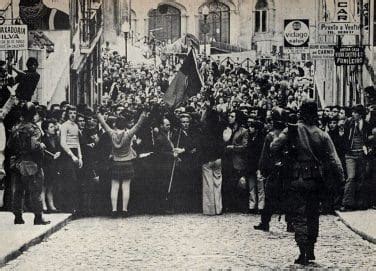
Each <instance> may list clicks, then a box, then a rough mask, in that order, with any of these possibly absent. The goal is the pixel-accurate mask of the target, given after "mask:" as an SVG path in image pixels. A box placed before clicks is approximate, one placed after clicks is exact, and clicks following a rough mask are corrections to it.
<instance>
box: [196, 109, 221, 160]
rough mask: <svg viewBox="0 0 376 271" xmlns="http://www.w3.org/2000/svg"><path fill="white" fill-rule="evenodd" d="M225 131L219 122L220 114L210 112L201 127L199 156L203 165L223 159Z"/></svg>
mask: <svg viewBox="0 0 376 271" xmlns="http://www.w3.org/2000/svg"><path fill="white" fill-rule="evenodd" d="M223 130H224V127H223V126H222V125H221V123H220V121H219V115H218V113H217V112H216V111H214V110H210V111H209V112H208V113H207V117H206V120H205V121H204V123H203V124H202V126H201V135H200V140H199V154H200V159H201V162H202V163H203V164H206V163H207V162H210V161H215V160H217V159H219V158H221V157H222V155H223V151H224V142H223Z"/></svg>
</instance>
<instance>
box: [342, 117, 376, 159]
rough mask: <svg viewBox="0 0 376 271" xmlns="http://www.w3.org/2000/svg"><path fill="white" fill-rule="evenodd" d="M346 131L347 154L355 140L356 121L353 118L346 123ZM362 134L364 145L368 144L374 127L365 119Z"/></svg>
mask: <svg viewBox="0 0 376 271" xmlns="http://www.w3.org/2000/svg"><path fill="white" fill-rule="evenodd" d="M344 129H345V133H344V137H345V140H346V141H345V143H346V145H345V152H346V153H348V152H349V151H350V150H351V146H352V143H353V138H354V131H355V121H354V119H353V118H350V119H348V120H347V121H346V122H345V126H344ZM360 132H361V134H362V138H363V141H364V144H366V143H367V141H368V137H369V136H370V135H371V132H372V127H371V125H370V124H369V123H368V122H367V121H366V120H364V119H363V127H362V129H361V131H360Z"/></svg>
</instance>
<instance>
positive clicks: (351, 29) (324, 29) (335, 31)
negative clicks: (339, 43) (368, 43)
mask: <svg viewBox="0 0 376 271" xmlns="http://www.w3.org/2000/svg"><path fill="white" fill-rule="evenodd" d="M319 35H332V36H334V35H360V26H359V23H347V22H343V23H319Z"/></svg>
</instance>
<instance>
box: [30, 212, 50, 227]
mask: <svg viewBox="0 0 376 271" xmlns="http://www.w3.org/2000/svg"><path fill="white" fill-rule="evenodd" d="M50 223H51V221H48V220H44V219H43V217H42V214H35V217H34V225H47V224H50Z"/></svg>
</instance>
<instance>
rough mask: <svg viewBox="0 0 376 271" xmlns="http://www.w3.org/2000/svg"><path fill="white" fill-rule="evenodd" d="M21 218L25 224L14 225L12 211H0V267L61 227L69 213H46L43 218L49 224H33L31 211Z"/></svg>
mask: <svg viewBox="0 0 376 271" xmlns="http://www.w3.org/2000/svg"><path fill="white" fill-rule="evenodd" d="M23 218H24V220H25V222H26V223H25V224H23V225H14V224H13V220H14V216H13V214H12V213H10V212H0V233H1V234H0V267H1V266H3V265H4V264H5V263H6V262H8V261H10V260H12V259H14V258H16V257H17V256H19V255H20V254H21V253H22V252H23V251H25V250H27V249H28V248H29V247H30V246H33V245H35V244H37V243H40V242H41V241H42V240H43V239H45V238H47V237H48V236H50V235H51V234H52V233H54V232H56V231H57V230H59V229H61V228H62V227H63V226H64V225H65V224H66V223H67V222H68V221H69V220H70V219H71V214H46V215H44V218H45V219H47V220H50V221H51V224H49V225H44V226H35V225H34V224H33V223H34V214H32V213H25V214H24V215H23Z"/></svg>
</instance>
